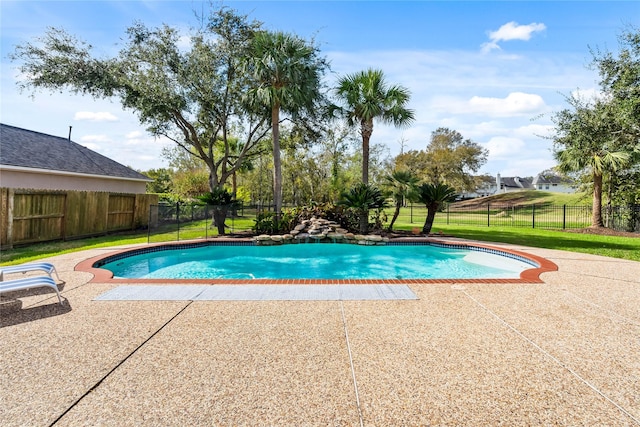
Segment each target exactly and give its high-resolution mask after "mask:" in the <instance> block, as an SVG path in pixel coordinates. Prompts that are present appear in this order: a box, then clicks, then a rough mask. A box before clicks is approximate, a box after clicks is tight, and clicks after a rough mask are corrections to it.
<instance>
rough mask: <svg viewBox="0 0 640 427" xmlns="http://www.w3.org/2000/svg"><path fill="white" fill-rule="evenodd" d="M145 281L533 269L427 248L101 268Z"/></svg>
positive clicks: (141, 261) (232, 255)
mask: <svg viewBox="0 0 640 427" xmlns="http://www.w3.org/2000/svg"><path fill="white" fill-rule="evenodd" d="M101 268H104V269H107V270H110V271H111V272H113V274H114V277H122V278H145V279H225V278H226V279H483V278H518V277H520V273H521V272H522V271H523V270H526V269H529V268H532V265H530V264H528V263H525V262H522V261H519V260H515V259H512V258H508V257H505V256H501V255H494V254H490V253H485V252H478V251H472V250H466V249H451V248H443V247H437V246H431V245H411V246H395V245H387V246H360V245H346V244H297V245H282V246H216V245H211V246H203V247H196V248H188V249H187V248H179V249H168V250H162V251H156V252H148V253H143V254H138V255H133V256H130V257H126V258H122V259H118V260H115V261H112V262H109V263H106V264H104V265H102V266H101Z"/></svg>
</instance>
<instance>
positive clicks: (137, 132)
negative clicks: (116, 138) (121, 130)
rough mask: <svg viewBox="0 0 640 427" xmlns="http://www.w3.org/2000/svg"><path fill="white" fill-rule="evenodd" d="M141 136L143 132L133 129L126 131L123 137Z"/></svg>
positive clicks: (133, 137) (134, 137)
mask: <svg viewBox="0 0 640 427" xmlns="http://www.w3.org/2000/svg"><path fill="white" fill-rule="evenodd" d="M143 136H144V134H143V133H142V132H140V131H139V130H134V131H131V132H129V133H127V134H126V135H125V136H124V137H125V138H127V139H136V138H142V137H143Z"/></svg>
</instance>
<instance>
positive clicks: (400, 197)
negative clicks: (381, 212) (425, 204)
mask: <svg viewBox="0 0 640 427" xmlns="http://www.w3.org/2000/svg"><path fill="white" fill-rule="evenodd" d="M416 184H418V178H417V177H415V176H414V175H413V174H412V173H411V172H410V171H394V172H393V173H392V174H391V175H387V176H386V177H385V183H384V185H385V186H386V187H387V188H389V189H390V190H391V197H392V198H393V202H394V205H395V207H396V210H395V211H394V212H393V218H392V219H391V222H390V223H389V231H391V230H393V224H394V223H395V222H396V219H398V215H400V208H402V206H404V202H405V200H406V198H407V197H408V196H409V193H410V192H411V191H412V190H413V189H414V187H415V186H416Z"/></svg>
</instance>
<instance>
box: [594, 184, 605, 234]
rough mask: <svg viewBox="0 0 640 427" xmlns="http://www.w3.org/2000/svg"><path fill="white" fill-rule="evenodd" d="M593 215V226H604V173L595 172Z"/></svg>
mask: <svg viewBox="0 0 640 427" xmlns="http://www.w3.org/2000/svg"><path fill="white" fill-rule="evenodd" d="M592 210H593V216H592V218H591V226H592V227H603V226H604V225H603V223H602V174H601V173H598V172H594V173H593V208H592Z"/></svg>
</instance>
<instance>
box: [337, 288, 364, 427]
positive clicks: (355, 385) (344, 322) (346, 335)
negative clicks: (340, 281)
mask: <svg viewBox="0 0 640 427" xmlns="http://www.w3.org/2000/svg"><path fill="white" fill-rule="evenodd" d="M340 314H341V315H342V326H343V327H344V338H345V341H346V344H347V353H348V355H349V367H350V368H351V379H352V381H353V390H354V393H355V398H356V407H357V408H358V418H359V420H360V427H364V419H363V417H362V406H361V405H360V394H359V392H358V381H357V379H356V371H355V368H354V366H353V353H351V343H350V342H349V328H348V327H347V318H346V316H345V314H344V301H343V300H340Z"/></svg>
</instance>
